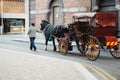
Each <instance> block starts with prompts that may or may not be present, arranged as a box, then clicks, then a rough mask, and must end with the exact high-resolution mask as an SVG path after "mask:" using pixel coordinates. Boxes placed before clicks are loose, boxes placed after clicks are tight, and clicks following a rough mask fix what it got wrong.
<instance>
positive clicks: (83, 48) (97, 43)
mask: <svg viewBox="0 0 120 80" xmlns="http://www.w3.org/2000/svg"><path fill="white" fill-rule="evenodd" d="M116 19H117V14H116V13H112V12H95V13H75V14H74V15H73V24H69V33H67V35H65V38H64V41H63V42H66V43H65V44H68V43H67V42H71V41H69V40H70V38H71V37H73V38H74V40H75V41H76V45H77V48H78V50H79V51H80V52H81V53H83V54H85V55H86V57H87V58H88V59H89V60H93V61H94V60H96V59H97V58H98V57H99V54H100V49H101V48H103V49H104V46H105V47H107V49H109V50H110V53H111V54H112V56H113V57H115V58H120V47H119V46H120V45H119V42H118V41H117V37H116V35H115V34H116ZM69 46H70V45H67V49H65V50H64V51H65V53H66V52H67V51H66V50H68V47H69Z"/></svg>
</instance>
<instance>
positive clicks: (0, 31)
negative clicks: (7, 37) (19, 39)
mask: <svg viewBox="0 0 120 80" xmlns="http://www.w3.org/2000/svg"><path fill="white" fill-rule="evenodd" d="M0 34H3V0H1V26H0Z"/></svg>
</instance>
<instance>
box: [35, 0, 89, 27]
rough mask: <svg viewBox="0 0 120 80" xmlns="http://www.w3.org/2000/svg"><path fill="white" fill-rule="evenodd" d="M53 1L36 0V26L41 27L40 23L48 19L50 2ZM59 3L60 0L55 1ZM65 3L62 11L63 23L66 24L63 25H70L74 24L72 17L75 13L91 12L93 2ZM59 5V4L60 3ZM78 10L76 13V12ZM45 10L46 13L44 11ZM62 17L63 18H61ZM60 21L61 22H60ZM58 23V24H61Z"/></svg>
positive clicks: (73, 0)
mask: <svg viewBox="0 0 120 80" xmlns="http://www.w3.org/2000/svg"><path fill="white" fill-rule="evenodd" d="M50 1H52V0H35V15H36V16H35V24H36V26H37V27H39V25H40V21H41V20H42V19H47V18H46V15H47V13H48V12H46V10H48V11H49V9H48V6H49V4H48V3H49V2H50ZM55 1H58V2H59V0H55ZM62 1H63V6H62V8H61V10H62V11H63V14H64V15H63V18H61V19H62V21H63V22H64V23H63V24H68V23H70V22H72V15H73V13H75V12H82V11H90V3H91V2H90V1H91V0H62ZM58 4H59V3H58ZM75 9H76V11H74V10H75ZM44 10H45V11H44ZM60 17H62V16H60ZM58 21H60V20H58ZM58 21H56V22H57V23H59V22H58Z"/></svg>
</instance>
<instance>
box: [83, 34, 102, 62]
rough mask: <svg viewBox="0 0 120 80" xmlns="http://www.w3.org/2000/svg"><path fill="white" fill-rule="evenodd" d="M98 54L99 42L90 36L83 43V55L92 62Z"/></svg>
mask: <svg viewBox="0 0 120 80" xmlns="http://www.w3.org/2000/svg"><path fill="white" fill-rule="evenodd" d="M99 54H100V42H99V41H98V39H97V38H95V37H93V36H90V37H89V38H88V39H87V40H86V42H85V55H86V57H87V58H88V59H89V60H91V61H94V60H96V59H97V58H98V57H99Z"/></svg>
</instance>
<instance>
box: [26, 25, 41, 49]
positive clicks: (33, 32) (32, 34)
mask: <svg viewBox="0 0 120 80" xmlns="http://www.w3.org/2000/svg"><path fill="white" fill-rule="evenodd" d="M36 32H40V31H38V30H37V29H36V28H35V24H34V23H31V26H30V28H29V30H28V35H29V38H30V50H33V49H34V51H36V49H37V48H36V46H35V38H36Z"/></svg>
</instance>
